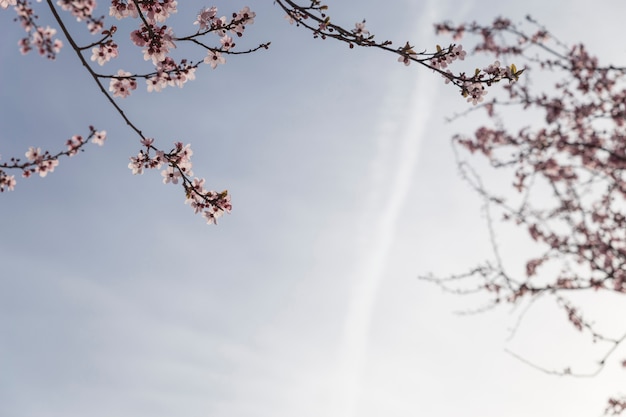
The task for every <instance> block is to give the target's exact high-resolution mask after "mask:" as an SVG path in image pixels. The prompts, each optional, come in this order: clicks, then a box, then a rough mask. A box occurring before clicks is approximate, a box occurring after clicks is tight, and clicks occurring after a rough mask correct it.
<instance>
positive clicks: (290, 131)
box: [0, 0, 626, 417]
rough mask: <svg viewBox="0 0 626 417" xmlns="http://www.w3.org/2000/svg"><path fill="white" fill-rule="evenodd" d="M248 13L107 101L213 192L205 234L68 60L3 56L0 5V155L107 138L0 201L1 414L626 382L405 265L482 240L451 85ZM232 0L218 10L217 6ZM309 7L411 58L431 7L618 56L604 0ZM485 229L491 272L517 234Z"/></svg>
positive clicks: (15, 34) (452, 395)
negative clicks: (182, 67) (213, 58)
mask: <svg viewBox="0 0 626 417" xmlns="http://www.w3.org/2000/svg"><path fill="white" fill-rule="evenodd" d="M182 3H185V4H182ZM187 3H189V2H183V1H179V8H180V9H181V10H180V13H179V16H177V19H180V20H181V21H183V20H184V19H187V20H188V21H189V24H190V25H191V22H193V17H194V14H195V13H196V12H197V10H198V9H200V7H201V6H203V5H205V4H204V3H200V2H197V4H196V2H194V5H193V6H191V7H188V6H187ZM258 3H259V4H257V5H255V4H249V5H250V6H251V7H252V9H253V10H255V11H256V12H257V18H256V22H255V24H254V25H252V26H250V27H249V28H248V33H247V34H246V36H245V37H244V38H242V39H241V40H240V41H239V40H238V41H237V43H238V44H239V45H240V46H241V47H245V46H253V45H254V44H257V43H259V42H265V41H271V42H272V46H271V48H270V49H269V50H268V51H261V52H258V53H255V54H253V55H249V56H240V57H229V58H228V62H227V64H226V65H225V66H223V67H219V68H218V69H217V70H215V71H213V70H211V69H210V68H209V67H208V66H207V67H202V68H201V69H200V70H199V71H198V72H197V80H196V81H194V82H193V83H190V84H187V86H186V87H185V88H184V89H182V90H180V89H177V88H176V89H174V88H168V89H166V90H165V91H164V92H163V93H160V94H148V93H146V92H145V89H144V84H143V82H140V86H139V89H138V91H137V92H135V93H134V94H133V96H131V97H130V98H129V99H126V100H124V101H121V104H122V106H123V107H124V108H125V109H126V111H127V112H128V115H129V116H130V118H131V119H132V120H133V121H135V123H136V124H137V125H139V126H140V127H141V128H142V130H143V131H144V133H145V134H146V135H147V136H151V137H155V138H156V140H157V142H158V145H159V146H161V147H163V148H168V147H169V144H171V143H172V142H174V141H182V142H184V143H191V144H192V148H193V149H194V156H193V161H194V171H195V173H196V175H198V176H201V177H205V178H206V179H207V184H208V185H209V186H210V187H212V188H214V189H217V190H221V189H224V188H227V189H228V190H229V191H230V193H231V194H232V202H233V206H234V208H233V213H232V214H231V215H228V216H225V217H224V218H222V219H221V222H220V224H219V225H218V226H206V225H205V224H204V222H203V220H202V218H201V217H200V216H196V215H194V214H193V212H192V210H191V209H190V208H189V207H188V206H185V205H184V204H183V202H184V193H183V191H182V189H181V188H179V187H175V186H171V185H163V184H162V182H161V176H160V175H159V173H158V172H156V171H153V172H147V173H145V174H144V175H143V176H133V175H132V174H131V171H130V170H129V169H128V168H127V164H128V158H129V157H130V156H133V155H135V154H136V153H137V152H138V150H139V148H140V146H139V144H138V140H137V138H136V137H135V136H134V135H133V133H132V131H131V130H130V129H128V128H127V127H125V126H124V124H123V123H122V121H121V120H120V119H119V117H117V116H116V113H115V112H114V111H113V109H112V108H110V106H109V105H107V103H106V102H105V100H104V98H103V97H102V96H101V95H100V94H99V93H98V92H97V91H96V89H95V88H94V85H93V81H92V80H91V79H90V78H89V77H88V75H87V73H86V72H85V71H84V70H83V69H82V68H81V67H80V65H79V64H78V61H77V59H76V57H75V56H74V55H73V52H72V51H70V49H69V48H65V49H64V50H63V51H62V53H61V55H60V56H59V58H58V60H57V61H56V62H48V61H46V60H44V59H42V58H40V57H39V56H37V55H35V54H30V55H27V56H24V57H22V56H21V55H20V53H19V51H18V48H17V41H18V39H19V38H20V37H21V29H20V28H19V26H18V25H17V24H15V23H13V22H12V18H13V15H14V13H13V11H11V10H6V11H0V28H2V29H1V30H2V34H3V38H2V42H1V43H0V75H1V78H0V102H1V103H2V111H1V112H0V154H1V155H2V160H7V159H8V158H9V157H10V156H14V155H15V156H20V157H21V156H22V155H23V154H24V152H25V151H26V150H27V149H28V146H41V147H43V148H46V149H50V150H56V149H59V148H61V147H62V146H63V143H64V142H65V140H66V139H67V138H69V137H70V136H71V135H74V134H83V135H84V134H86V133H87V127H88V126H89V125H90V124H92V125H94V126H95V127H96V128H97V129H106V130H107V132H108V140H107V142H106V145H105V146H104V147H102V148H100V147H97V146H93V145H89V146H87V152H85V153H82V154H80V155H79V156H77V157H75V158H72V159H69V160H68V159H62V160H61V161H60V165H59V167H58V168H57V169H56V171H55V172H54V173H52V174H50V175H49V176H48V177H46V178H45V179H41V178H39V177H35V178H31V179H28V180H22V179H19V178H18V184H17V187H16V189H15V191H14V192H10V193H3V194H2V195H0V236H1V238H0V261H1V265H2V266H1V267H0V416H2V417H4V416H6V417H57V416H58V417H79V416H80V417H84V416H89V417H111V416H115V417H173V416H176V417H200V416H211V417H265V416H266V417H308V416H311V417H314V416H315V417H320V416H324V417H326V416H328V417H331V416H332V417H357V416H358V417H379V416H416V415H418V416H419V415H422V416H442V417H446V416H464V417H489V416H493V417H496V416H497V417H500V416H507V417H516V416H519V417H522V416H524V417H526V416H534V417H544V416H545V417H553V416H557V415H563V416H572V417H578V416H581V417H583V416H584V417H588V416H597V415H600V414H601V412H602V410H603V407H604V404H605V400H606V398H607V397H608V396H609V395H612V394H616V393H619V392H620V389H621V390H622V393H625V392H624V391H623V390H624V386H626V383H625V382H626V381H625V380H626V376H625V374H624V372H623V371H619V370H617V369H616V368H617V367H616V366H615V363H616V361H617V360H618V359H620V358H622V357H623V356H625V355H624V349H623V348H622V350H621V356H620V355H619V353H620V352H618V354H617V355H616V356H615V357H613V358H612V365H613V366H612V367H611V366H610V367H608V368H607V370H606V372H605V373H603V374H601V375H600V376H599V377H596V378H593V379H567V378H558V377H552V376H548V375H545V374H542V373H540V372H538V371H536V370H534V369H532V368H530V367H529V366H527V365H524V364H522V363H520V362H519V361H517V360H515V359H514V358H513V357H511V356H510V355H508V354H507V353H506V352H505V348H509V349H512V350H514V351H515V352H518V353H520V354H521V355H523V356H524V357H527V358H528V359H530V360H534V361H536V362H539V363H541V364H545V365H546V366H551V365H555V366H564V365H567V364H572V365H579V366H581V367H582V368H585V367H587V368H589V367H590V364H592V362H593V360H594V359H595V357H594V356H591V355H589V348H588V344H587V343H586V341H587V340H586V339H585V338H579V337H575V335H574V334H573V332H572V331H570V329H569V327H568V326H567V324H566V323H565V322H564V321H563V318H564V313H562V312H560V311H557V310H555V309H553V308H551V307H550V306H549V305H548V304H545V305H543V304H541V303H538V305H537V306H536V308H535V309H533V310H531V311H530V312H529V313H528V315H527V316H526V318H525V320H524V321H523V322H522V325H521V327H520V328H519V331H518V334H517V335H516V337H515V338H514V339H513V340H512V341H509V342H507V337H508V336H509V331H508V329H509V328H510V327H512V326H513V325H514V324H515V317H516V315H515V314H516V313H518V311H511V309H510V308H505V309H502V310H496V311H494V312H490V313H486V314H482V315H477V316H471V317H460V316H457V315H454V314H453V312H454V311H457V310H462V309H464V308H469V307H472V306H474V307H476V306H477V305H480V300H466V299H463V298H457V297H452V296H449V295H444V294H442V293H441V292H440V291H439V290H438V289H437V288H435V287H433V286H431V285H428V284H427V283H424V282H421V281H419V280H417V279H416V277H417V276H418V275H420V274H426V273H428V272H434V273H438V274H445V273H448V272H461V271H464V270H466V269H467V268H469V267H471V266H473V265H474V264H475V263H477V262H480V261H482V260H483V259H486V258H489V257H490V255H491V252H490V247H489V241H488V238H487V230H486V225H485V222H484V215H483V213H482V212H481V201H480V199H479V198H478V197H477V196H476V195H475V194H474V193H473V192H472V191H471V190H469V189H468V187H467V186H466V185H465V184H464V183H463V182H462V181H461V179H460V178H459V176H458V175H457V172H456V168H455V163H454V157H453V154H452V150H451V147H450V141H449V138H450V137H451V135H452V134H453V133H455V132H459V131H465V132H471V131H473V129H475V128H476V127H477V126H479V125H480V123H481V122H483V120H482V119H480V118H472V119H463V120H460V121H458V122H455V123H452V124H448V123H445V122H444V119H445V117H446V116H450V115H451V114H453V113H454V112H460V111H463V110H464V109H466V108H467V104H466V103H465V102H464V100H463V99H462V98H461V97H460V96H459V95H458V92H457V91H456V90H454V89H453V88H451V87H450V86H446V85H445V84H444V83H443V80H442V79H441V78H440V77H439V76H436V75H434V74H432V73H430V72H428V71H425V70H423V69H421V68H418V67H417V66H414V65H412V66H410V67H408V68H406V67H404V66H403V65H401V64H399V63H398V62H396V58H395V57H394V56H391V55H385V54H382V53H379V52H377V51H374V50H366V49H363V50H360V49H358V48H357V49H355V50H350V49H348V48H347V46H346V45H344V44H340V43H336V42H332V41H330V40H327V41H320V40H314V39H312V37H311V35H310V34H309V33H308V32H305V31H304V30H301V29H298V28H296V27H295V26H290V25H289V24H288V23H287V21H286V20H284V19H283V15H284V13H283V12H282V11H281V10H280V9H279V8H278V6H275V5H273V4H272V2H271V1H266V2H258ZM103 4H104V3H103ZM246 4H247V3H244V2H241V1H239V0H237V1H222V2H219V3H217V5H218V7H220V11H221V12H222V13H224V14H228V13H230V12H231V11H236V10H238V9H239V8H240V7H241V6H243V5H246ZM327 4H328V6H329V7H330V15H331V17H332V18H333V20H334V21H335V22H337V23H341V24H344V25H345V26H349V27H351V26H352V25H353V24H354V22H357V21H361V20H362V19H363V18H366V19H367V26H368V28H369V29H370V30H371V32H372V33H374V34H375V35H376V38H377V39H379V40H382V39H390V40H393V41H394V43H395V44H398V45H399V44H404V42H405V41H407V40H410V41H411V42H412V44H414V45H416V49H417V50H423V49H428V50H432V49H433V48H434V46H435V44H437V43H439V44H442V45H445V44H447V43H449V42H450V41H451V40H450V39H448V38H445V37H440V38H436V37H435V36H434V35H433V33H432V24H433V23H435V22H438V21H441V20H445V19H451V20H454V21H462V20H473V19H477V20H479V21H481V22H489V21H490V20H492V18H493V17H495V16H497V15H504V16H507V17H509V18H511V19H512V20H514V21H521V20H522V19H523V17H524V16H525V15H526V14H531V15H533V16H534V17H535V18H537V19H538V20H539V21H541V22H543V23H545V24H546V25H547V26H548V27H549V28H550V29H551V31H552V32H554V33H556V34H558V35H559V37H560V38H561V39H562V40H564V41H566V42H569V43H574V42H578V41H583V42H585V43H586V44H588V45H589V47H590V49H591V50H592V51H593V52H594V53H596V54H598V55H599V56H600V57H601V59H602V60H604V61H605V62H613V63H616V64H623V63H624V56H625V54H626V46H624V45H623V44H622V43H621V41H620V39H621V38H620V35H621V32H620V31H619V30H620V28H621V27H622V26H623V16H624V15H625V13H626V5H624V3H623V2H622V1H617V0H615V1H598V2H594V3H593V7H590V3H589V2H587V1H568V2H546V1H538V0H531V1H524V2H501V1H498V2H496V1H474V2H471V1H463V2H455V1H453V0H447V1H440V0H437V1H435V0H430V1H416V0H398V1H395V2H382V1H378V2H376V1H365V2H364V1H357V0H342V1H337V0H328V2H327ZM206 5H209V4H206ZM39 6H40V5H38V6H37V7H39ZM40 10H41V12H40V13H39V14H40V16H41V19H42V21H47V20H48V19H49V13H48V12H46V11H45V10H46V9H45V8H41V9H40ZM103 12H104V9H103ZM179 27H182V26H179ZM189 28H190V31H191V30H193V28H192V27H191V26H189ZM124 53H127V54H134V55H131V56H132V57H133V58H132V59H125V58H120V60H119V62H115V61H114V62H112V63H111V64H109V65H107V67H105V68H108V69H109V70H110V71H111V72H114V71H116V70H117V69H118V67H120V66H121V67H122V68H124V69H126V70H129V71H131V70H132V67H131V64H130V63H132V62H133V61H134V60H135V59H136V58H137V59H140V58H139V57H140V56H141V55H140V52H139V51H138V50H133V49H130V48H126V49H125V50H124ZM203 55H204V54H203V53H202V51H199V50H198V51H196V52H195V54H194V55H193V56H191V58H193V59H199V58H200V57H201V56H203ZM478 62H481V61H478ZM489 63H491V62H490V60H489V59H488V58H484V66H486V65H488V64H489ZM481 65H483V64H481ZM472 69H473V68H470V69H469V70H470V71H471V70H472ZM140 90H141V91H140ZM525 117H527V116H526V115H524V114H520V115H519V119H517V120H516V122H518V123H519V122H520V120H522V121H524V118H525ZM532 122H533V121H532V120H528V121H527V123H532ZM507 183H508V182H506V181H505V182H503V184H504V185H505V186H506V184H507ZM499 242H500V243H501V244H502V245H503V246H504V247H507V248H509V249H508V250H509V252H508V253H509V256H510V259H511V261H512V262H513V263H515V262H516V261H519V262H523V260H524V259H526V256H524V254H525V253H526V254H527V253H529V252H527V251H529V250H532V248H528V247H526V246H524V245H523V244H522V243H521V242H518V241H517V237H515V235H509V234H506V233H502V234H500V235H499ZM511 255H512V256H511ZM614 321H615V322H617V320H614ZM615 324H617V323H615ZM570 358H573V359H574V360H575V362H574V363H571V362H568V360H569V359H570Z"/></svg>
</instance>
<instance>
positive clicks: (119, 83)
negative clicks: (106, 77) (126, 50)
mask: <svg viewBox="0 0 626 417" xmlns="http://www.w3.org/2000/svg"><path fill="white" fill-rule="evenodd" d="M117 75H118V77H124V78H112V79H111V83H110V84H109V91H111V92H112V93H113V96H114V97H122V98H125V97H128V96H129V95H130V92H131V91H132V90H134V89H136V88H137V82H136V81H135V79H134V78H132V77H131V76H130V75H131V73H130V72H126V71H124V70H119V71H118V72H117Z"/></svg>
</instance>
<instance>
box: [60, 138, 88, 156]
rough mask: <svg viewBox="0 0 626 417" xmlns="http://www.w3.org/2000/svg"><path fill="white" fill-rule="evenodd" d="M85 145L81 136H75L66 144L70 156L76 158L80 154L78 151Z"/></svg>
mask: <svg viewBox="0 0 626 417" xmlns="http://www.w3.org/2000/svg"><path fill="white" fill-rule="evenodd" d="M83 143H85V141H84V140H83V137H82V136H81V135H74V136H72V137H71V138H69V139H68V140H67V142H66V143H65V144H66V145H67V149H68V152H69V153H68V155H69V156H74V155H76V154H77V153H78V149H79V148H80V147H81V146H82V145H83Z"/></svg>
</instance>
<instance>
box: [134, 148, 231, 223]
mask: <svg viewBox="0 0 626 417" xmlns="http://www.w3.org/2000/svg"><path fill="white" fill-rule="evenodd" d="M141 143H142V145H144V149H141V150H140V151H139V153H138V154H137V156H134V157H131V158H130V163H129V164H128V168H129V169H130V170H132V172H133V174H135V175H137V174H143V172H144V169H161V168H162V167H164V168H163V169H162V170H161V176H162V177H163V183H164V184H178V183H179V182H180V183H182V185H183V187H184V189H185V195H186V200H185V203H186V204H189V205H190V206H191V208H192V209H193V210H194V213H196V214H198V213H201V214H202V216H203V217H204V218H205V219H206V221H207V223H208V224H217V219H218V218H220V217H221V216H222V215H223V214H224V213H230V211H231V209H232V205H231V203H230V195H229V194H228V191H222V192H216V191H212V190H207V189H205V188H204V183H205V179H204V178H197V177H194V178H193V179H191V177H192V176H193V171H192V163H191V156H192V155H193V151H192V150H191V146H190V145H189V144H187V145H183V143H182V142H175V143H174V148H173V149H172V150H170V151H169V152H167V153H165V152H164V151H162V150H159V149H156V148H155V147H154V146H153V143H154V139H152V138H144V139H142V140H141Z"/></svg>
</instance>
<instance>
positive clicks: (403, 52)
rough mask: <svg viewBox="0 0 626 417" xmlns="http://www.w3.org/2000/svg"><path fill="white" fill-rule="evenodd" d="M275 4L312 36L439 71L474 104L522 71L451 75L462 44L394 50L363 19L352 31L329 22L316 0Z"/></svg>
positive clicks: (462, 53)
mask: <svg viewBox="0 0 626 417" xmlns="http://www.w3.org/2000/svg"><path fill="white" fill-rule="evenodd" d="M276 3H277V4H278V5H279V6H280V7H281V8H282V9H283V10H284V11H285V12H286V15H285V19H287V20H288V21H289V23H291V24H294V23H295V24H296V25H298V26H302V27H305V28H307V29H309V30H310V31H311V32H313V37H315V38H321V39H327V38H332V39H336V40H339V41H342V42H346V43H347V44H348V45H349V46H350V48H353V47H354V45H359V46H364V47H370V48H372V47H373V48H378V49H382V50H384V51H386V52H390V53H393V54H396V55H398V58H397V60H398V62H401V63H402V64H404V65H405V66H409V65H410V64H411V62H416V63H418V64H420V65H422V66H425V67H427V68H430V69H431V70H433V71H435V72H438V73H439V74H441V75H442V76H443V77H444V79H445V82H446V84H448V83H452V84H453V85H455V86H457V87H458V88H459V89H460V90H461V94H462V95H463V97H466V98H467V101H468V102H470V103H472V104H474V105H476V104H478V103H480V102H482V101H483V100H484V96H485V95H486V94H487V90H486V87H489V86H491V85H492V84H493V83H495V82H498V81H500V80H501V79H508V80H509V81H517V79H518V78H519V76H520V75H521V73H522V72H523V70H521V71H517V70H514V71H510V70H509V69H507V68H506V67H503V68H502V69H501V70H499V71H497V72H495V73H494V72H491V73H489V72H487V70H486V69H485V70H480V69H477V70H476V71H475V72H474V73H473V74H472V75H469V76H468V75H467V74H466V73H465V72H459V73H457V74H455V73H453V72H452V71H451V70H450V69H448V67H449V66H450V65H451V64H452V63H453V62H454V61H457V60H459V61H463V60H464V59H465V56H466V54H467V52H466V51H465V50H463V46H462V45H457V44H451V45H450V46H449V47H447V48H442V47H441V46H439V45H437V46H436V52H430V53H429V52H422V53H417V52H415V51H414V50H413V47H412V46H411V45H410V43H409V42H407V43H406V44H405V45H404V46H402V47H400V48H395V49H394V48H392V47H391V44H392V42H391V41H383V42H377V41H375V40H374V35H372V34H371V33H370V30H369V29H367V28H366V26H365V20H363V21H361V22H356V23H355V25H354V29H352V30H346V29H344V28H342V27H341V26H338V25H335V24H333V23H331V19H330V17H329V16H328V15H327V9H328V7H327V6H326V5H323V4H321V2H320V0H312V1H311V6H309V7H301V6H299V5H298V4H296V3H295V2H294V1H292V0H276ZM310 22H314V23H310Z"/></svg>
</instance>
